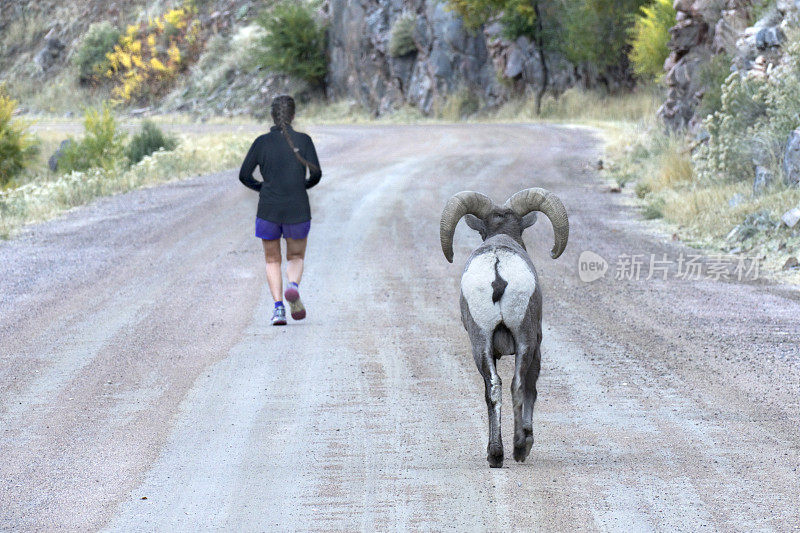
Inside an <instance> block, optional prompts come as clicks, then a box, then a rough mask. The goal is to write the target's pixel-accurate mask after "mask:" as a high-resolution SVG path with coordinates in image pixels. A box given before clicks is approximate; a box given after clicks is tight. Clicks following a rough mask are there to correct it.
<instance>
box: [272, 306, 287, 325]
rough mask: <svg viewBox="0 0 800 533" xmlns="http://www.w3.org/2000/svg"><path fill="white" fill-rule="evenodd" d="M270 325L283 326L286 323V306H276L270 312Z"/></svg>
mask: <svg viewBox="0 0 800 533" xmlns="http://www.w3.org/2000/svg"><path fill="white" fill-rule="evenodd" d="M272 325H273V326H285V325H286V308H285V307H283V306H280V307H276V308H275V310H274V311H273V312H272Z"/></svg>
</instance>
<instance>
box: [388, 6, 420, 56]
mask: <svg viewBox="0 0 800 533" xmlns="http://www.w3.org/2000/svg"><path fill="white" fill-rule="evenodd" d="M416 31H417V20H416V18H414V17H413V16H411V15H403V16H402V17H400V18H398V19H397V20H396V21H395V23H394V25H393V26H392V33H391V36H390V37H389V55H391V56H392V57H402V56H406V55H409V54H412V53H414V52H416V51H417V43H416V42H415V41H414V34H415V33H416Z"/></svg>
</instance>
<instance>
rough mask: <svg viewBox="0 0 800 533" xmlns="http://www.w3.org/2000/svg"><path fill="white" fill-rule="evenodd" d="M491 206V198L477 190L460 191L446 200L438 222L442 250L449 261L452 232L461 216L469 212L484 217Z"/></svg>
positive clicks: (492, 205) (451, 248)
mask: <svg viewBox="0 0 800 533" xmlns="http://www.w3.org/2000/svg"><path fill="white" fill-rule="evenodd" d="M493 208H494V202H492V199H491V198H489V197H488V196H486V195H485V194H481V193H479V192H473V191H462V192H460V193H456V194H454V195H453V196H452V197H451V198H450V199H449V200H447V203H446V204H445V206H444V210H443V211H442V220H441V222H440V223H439V239H440V240H441V243H442V252H444V256H445V258H447V260H448V261H449V262H450V263H452V262H453V233H455V231H456V224H458V221H459V220H461V217H463V216H464V215H468V214H469V215H475V216H476V217H478V218H486V217H487V216H488V215H489V213H490V212H491V211H492V209H493Z"/></svg>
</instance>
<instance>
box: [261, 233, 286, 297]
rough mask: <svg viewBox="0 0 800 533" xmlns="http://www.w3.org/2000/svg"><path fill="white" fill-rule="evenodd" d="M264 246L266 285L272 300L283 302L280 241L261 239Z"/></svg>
mask: <svg viewBox="0 0 800 533" xmlns="http://www.w3.org/2000/svg"><path fill="white" fill-rule="evenodd" d="M261 242H262V243H263V245H264V259H265V260H266V261H267V283H269V292H270V293H271V294H272V299H273V300H275V301H276V302H280V301H281V300H283V279H282V277H281V241H280V239H275V240H272V241H267V240H264V239H262V240H261Z"/></svg>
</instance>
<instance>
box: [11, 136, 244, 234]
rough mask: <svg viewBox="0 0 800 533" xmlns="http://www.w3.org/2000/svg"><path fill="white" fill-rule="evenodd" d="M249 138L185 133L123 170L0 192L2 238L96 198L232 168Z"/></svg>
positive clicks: (45, 179)
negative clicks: (169, 148)
mask: <svg viewBox="0 0 800 533" xmlns="http://www.w3.org/2000/svg"><path fill="white" fill-rule="evenodd" d="M251 142H252V138H251V136H249V135H227V136H225V137H223V138H220V136H219V135H193V136H186V135H183V136H181V143H180V145H179V146H178V148H177V149H175V150H173V151H171V152H164V151H159V152H156V153H155V154H153V155H152V156H147V157H145V158H144V159H143V160H142V161H140V162H139V163H137V164H135V165H133V166H131V167H130V168H127V169H116V170H109V171H106V170H102V169H92V170H88V171H85V172H72V173H70V174H67V175H62V176H57V175H54V174H52V173H48V174H46V175H40V176H38V179H36V180H31V181H29V182H28V183H26V184H25V185H22V186H20V187H17V188H14V189H8V190H5V191H0V237H3V238H8V237H9V236H11V235H13V234H14V233H16V232H17V231H18V230H19V229H20V228H21V227H22V226H24V225H25V224H29V223H32V222H40V221H43V220H48V219H50V218H53V217H55V216H57V215H58V214H59V213H61V212H63V211H64V210H66V209H69V208H71V207H74V206H77V205H83V204H86V203H88V202H90V201H92V200H94V199H95V198H98V197H100V196H108V195H111V194H117V193H120V192H126V191H129V190H132V189H135V188H138V187H143V186H148V185H154V184H158V183H163V182H167V181H172V180H176V179H181V178H185V177H189V176H193V175H198V174H207V173H210V172H215V171H219V170H224V169H227V168H231V167H233V166H236V165H237V164H239V163H240V162H241V159H242V154H244V153H245V152H246V151H247V148H248V147H249V145H250V143H251Z"/></svg>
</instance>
